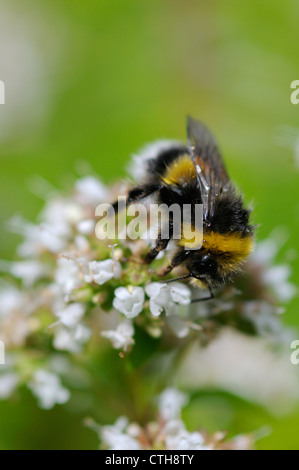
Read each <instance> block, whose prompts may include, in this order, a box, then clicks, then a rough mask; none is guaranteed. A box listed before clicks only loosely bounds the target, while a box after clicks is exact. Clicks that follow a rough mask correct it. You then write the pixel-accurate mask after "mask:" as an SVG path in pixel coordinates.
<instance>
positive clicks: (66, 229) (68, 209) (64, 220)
mask: <svg viewBox="0 0 299 470" xmlns="http://www.w3.org/2000/svg"><path fill="white" fill-rule="evenodd" d="M83 214H84V213H83V209H82V207H80V205H79V204H77V203H76V202H74V201H73V200H72V199H69V198H63V197H60V198H55V199H52V200H50V201H49V202H48V203H47V205H46V207H45V208H44V210H43V212H42V213H41V220H42V222H44V223H45V224H47V225H49V226H51V227H55V229H56V230H57V232H59V233H60V234H61V235H62V236H63V235H69V234H70V231H71V228H70V226H71V225H73V224H76V223H78V222H79V220H81V219H82V217H83Z"/></svg>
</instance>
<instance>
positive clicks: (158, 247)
mask: <svg viewBox="0 0 299 470" xmlns="http://www.w3.org/2000/svg"><path fill="white" fill-rule="evenodd" d="M172 236H173V221H172V220H170V221H169V226H168V233H167V238H162V231H161V230H160V231H159V234H158V238H157V240H156V244H155V246H154V247H153V248H152V249H151V250H150V251H149V252H148V253H147V255H146V256H145V258H144V262H145V263H146V264H150V263H151V262H152V261H154V259H155V258H156V257H157V256H158V254H159V253H161V251H163V250H165V248H167V245H168V243H169V241H170V239H171V238H172Z"/></svg>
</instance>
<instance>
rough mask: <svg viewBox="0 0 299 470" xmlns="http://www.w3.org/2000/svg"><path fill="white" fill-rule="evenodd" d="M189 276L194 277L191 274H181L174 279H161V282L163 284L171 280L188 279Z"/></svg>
mask: <svg viewBox="0 0 299 470" xmlns="http://www.w3.org/2000/svg"><path fill="white" fill-rule="evenodd" d="M189 277H192V276H191V274H186V275H185V276H180V277H176V278H174V279H168V280H167V281H160V282H161V283H162V284H169V283H170V282H174V281H182V280H183V279H188V278H189Z"/></svg>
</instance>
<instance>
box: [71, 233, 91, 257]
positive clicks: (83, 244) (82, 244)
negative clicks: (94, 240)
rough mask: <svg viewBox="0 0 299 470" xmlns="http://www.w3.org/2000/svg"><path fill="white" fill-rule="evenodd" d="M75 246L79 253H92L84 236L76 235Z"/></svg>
mask: <svg viewBox="0 0 299 470" xmlns="http://www.w3.org/2000/svg"><path fill="white" fill-rule="evenodd" d="M74 244H75V247H76V249H77V250H78V251H79V253H81V254H83V253H88V252H89V251H90V244H89V241H88V239H87V238H86V237H84V236H83V235H76V236H75V239H74Z"/></svg>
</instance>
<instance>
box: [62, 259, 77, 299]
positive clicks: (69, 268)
mask: <svg viewBox="0 0 299 470" xmlns="http://www.w3.org/2000/svg"><path fill="white" fill-rule="evenodd" d="M79 261H80V260H72V259H67V258H58V260H57V269H56V272H55V282H56V284H58V286H59V287H60V288H61V291H62V293H63V294H70V293H71V292H72V290H74V289H76V288H78V287H80V285H81V284H82V281H81V279H80V265H79Z"/></svg>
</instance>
